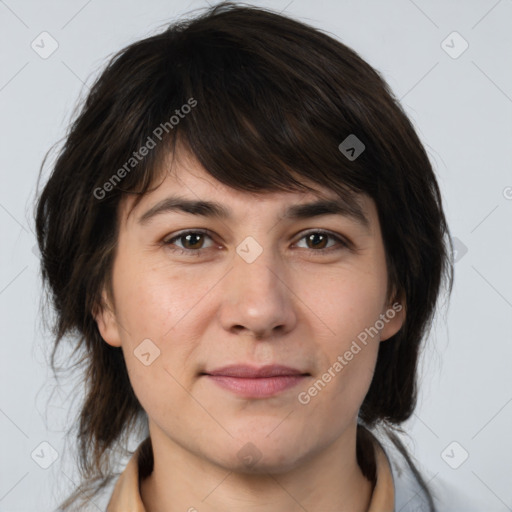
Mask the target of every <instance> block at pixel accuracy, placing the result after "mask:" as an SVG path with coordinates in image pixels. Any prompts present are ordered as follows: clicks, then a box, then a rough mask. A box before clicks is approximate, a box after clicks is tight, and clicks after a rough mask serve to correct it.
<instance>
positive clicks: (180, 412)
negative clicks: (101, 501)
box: [36, 4, 452, 512]
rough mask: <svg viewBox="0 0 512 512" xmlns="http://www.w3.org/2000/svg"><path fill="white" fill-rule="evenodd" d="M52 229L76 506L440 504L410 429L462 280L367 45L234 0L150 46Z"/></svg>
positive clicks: (55, 210) (100, 109)
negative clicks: (73, 432) (80, 373)
mask: <svg viewBox="0 0 512 512" xmlns="http://www.w3.org/2000/svg"><path fill="white" fill-rule="evenodd" d="M36 223H37V234H38V242H39V246H40V249H41V253H42V271H43V278H44V280H45V283H46V284H47V285H48V286H49V288H50V290H51V292H52V294H53V295H52V299H53V304H54V306H55V309H56V312H57V315H58V325H57V335H56V343H55V349H57V347H58V345H59V342H60V341H61V340H62V338H63V337H64V336H65V335H67V334H68V333H75V334H77V336H76V340H77V350H82V352H81V353H82V354H83V357H82V362H83V364H84V372H85V373H84V375H85V384H86V387H85V391H86V395H85V400H84V403H83V407H82V410H81V414H80V421H79V432H78V441H79V447H80V457H81V458H80V467H81V470H82V473H83V477H84V482H83V485H82V487H81V488H79V489H78V490H77V492H76V493H75V494H74V495H73V496H71V497H70V498H69V499H68V500H67V501H66V502H65V503H63V504H62V507H61V510H69V509H70V508H71V506H72V505H73V504H76V503H78V502H79V501H80V500H82V501H86V500H87V499H89V498H92V497H93V496H94V493H95V492H99V491H100V490H102V489H103V490H105V489H107V490H108V492H107V493H106V495H107V497H108V502H109V504H108V509H107V510H108V511H110V512H118V511H123V512H125V511H147V512H154V511H157V510H166V511H175V510H176V511H178V510H189V511H194V510H197V511H200V512H202V511H210V510H223V511H227V510H235V509H236V510H237V511H243V510H261V511H263V510H265V511H275V510H280V511H282V510H286V511H295V510H308V511H310V512H313V511H320V510H322V511H324V510H336V511H351V512H355V511H361V512H362V511H371V512H384V511H391V510H395V509H396V510H403V511H405V510H411V511H412V510H429V511H433V510H436V507H435V499H436V493H435V492H434V490H433V488H432V487H431V486H427V484H426V483H425V481H424V478H423V477H422V476H421V474H420V473H419V471H418V470H417V469H416V468H415V466H414V464H413V463H412V461H411V459H410V457H409V456H408V454H407V451H406V449H405V448H404V446H403V444H402V443H401V442H400V440H399V439H398V437H397V436H396V435H395V433H394V431H401V429H400V424H401V423H403V422H404V421H406V420H407V419H408V418H410V416H411V415H412V413H413V411H414V409H415V405H416V393H417V389H416V367H417V361H418V355H419V353H420V348H421V346H422V342H423V340H424V339H425V337H426V335H427V334H428V330H429V328H430V326H431V321H432V318H433V315H434V311H435V306H436V303H437V298H438V294H439V293H440V290H441V287H442V285H443V283H444V282H446V284H447V285H448V288H449V289H451V283H452V261H451V256H450V255H451V248H450V246H449V245H450V242H449V240H450V239H449V232H448V228H447V225H446V220H445V216H444V212H443V209H442V203H441V196H440V191H439V188H438V185H437V182H436V178H435V175H434V172H433V170H432V167H431V165H430V162H429V160H428V157H427V155H426V153H425V150H424V148H423V146H422V144H421V142H420V141H419V139H418V137H417V135H416V133H415V131H414V129H413V127H412V125H411V123H410V121H409V120H408V119H407V117H406V115H405V114H404V112H403V111H402V109H401V107H400V106H399V104H398V103H397V101H396V100H395V99H394V97H393V96H392V94H391V92H390V91H389V89H388V87H387V85H386V84H385V82H384V81H383V79H382V78H381V77H380V75H379V74H378V73H377V72H376V71H375V70H374V69H372V68H371V67H370V66H369V65H368V64H367V63H366V62H364V61H363V60H362V59H361V58H360V57H359V56H358V55H357V54H356V53H355V52H354V51H352V50H351V49H349V48H347V47H346V46H345V45H343V44H342V43H340V42H339V41H336V40H335V39H333V38H331V37H329V36H327V35H325V34H324V33H322V32H320V31H318V30H316V29H314V28H312V27H309V26H307V25H304V24H302V23H299V22H297V21H294V20H292V19H289V18H287V17H284V16H281V15H279V14H276V13H272V12H270V11H266V10H263V9H259V8H255V7H241V6H237V5H234V4H222V5H218V6H216V7H213V8H211V9H210V10H208V11H207V12H206V13H204V14H202V15H201V16H198V17H196V18H194V19H190V20H186V21H183V22H180V23H176V24H173V25H171V26H170V27H169V28H168V29H167V30H165V31H164V32H162V33H161V34H158V35H155V36H152V37H149V38H147V39H144V40H142V41H138V42H136V43H134V44H132V45H131V46H129V47H128V48H126V49H124V50H123V51H121V52H120V53H119V54H118V55H116V56H115V57H114V58H113V59H112V61H111V62H110V64H109V65H108V66H107V68H106V69H105V70H104V72H103V73H102V75H101V76H100V77H99V78H98V80H97V81H96V83H95V84H94V86H93V87H92V89H91V92H90V94H89V96H88V98H87V100H86V102H85V104H84V106H83V108H82V110H81V112H80V114H79V115H78V117H77V119H76V120H75V122H74V123H73V126H72V127H71V130H70V133H69V135H68V137H67V140H66V143H65V145H64V147H63V149H62V151H61V153H60V155H59V158H58V159H57V161H56V164H55V167H54V169H53V172H52V175H51V176H50V179H49V180H48V182H47V184H46V185H45V188H44V190H43V191H42V193H41V195H40V198H39V200H38V205H37V212H36ZM54 354H55V352H54ZM137 427H139V428H142V430H143V431H144V435H143V436H142V437H139V440H140V445H139V447H138V449H137V450H136V452H135V453H133V454H132V455H131V458H130V460H129V462H128V464H127V465H126V467H125V468H124V469H123V472H122V475H121V476H120V477H119V478H113V476H114V471H113V468H114V466H115V464H116V461H117V460H118V459H117V457H118V456H119V454H118V452H117V451H116V450H118V449H120V448H122V447H123V446H125V445H124V444H123V443H124V442H125V441H126V439H127V438H128V436H130V435H132V434H134V433H135V435H137V433H138V432H139V431H138V430H137ZM144 429H145V430H144ZM145 436H147V437H146V438H145V439H143V437H145ZM130 453H132V452H130ZM409 477H412V480H408V478H409ZM411 482H412V483H411ZM109 485H110V487H108V486H109ZM81 506H82V505H81Z"/></svg>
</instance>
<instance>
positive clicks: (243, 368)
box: [204, 364, 309, 379]
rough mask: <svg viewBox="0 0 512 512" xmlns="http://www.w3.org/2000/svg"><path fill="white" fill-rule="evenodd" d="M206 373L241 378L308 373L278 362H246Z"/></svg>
mask: <svg viewBox="0 0 512 512" xmlns="http://www.w3.org/2000/svg"><path fill="white" fill-rule="evenodd" d="M204 373H205V374H206V375H213V376H222V377H238V378H243V379H257V378H261V377H282V376H290V375H309V374H308V373H307V372H303V371H301V370H298V369H297V368H291V367H289V366H283V365H280V364H269V365H265V366H259V367H258V366H250V365H247V364H233V365H229V366H223V367H222V368H217V369H215V370H210V371H206V372H204Z"/></svg>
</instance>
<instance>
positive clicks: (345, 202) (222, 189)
mask: <svg viewBox="0 0 512 512" xmlns="http://www.w3.org/2000/svg"><path fill="white" fill-rule="evenodd" d="M299 181H300V182H301V183H303V184H304V185H306V186H308V187H310V189H311V190H307V189H305V190H297V191H295V190H294V191H262V192H251V191H245V190H238V189H235V188H232V187H230V186H227V185H225V184H224V183H221V182H220V181H218V180H217V179H216V178H214V177H213V176H212V175H210V174H209V173H208V172H206V171H205V169H204V168H203V167H202V166H201V165H200V163H199V162H198V161H197V160H196V159H195V158H193V157H191V156H190V155H188V154H183V153H181V155H180V157H179V158H176V159H173V161H172V163H167V162H166V165H165V166H164V167H163V168H162V170H161V171H160V172H159V173H158V180H156V179H155V182H156V184H155V185H154V186H153V185H152V186H151V187H150V190H149V191H148V192H147V193H146V194H144V195H143V196H142V197H141V198H139V202H138V203H137V204H135V199H136V196H134V195H129V196H126V198H125V199H124V201H123V202H122V204H121V208H120V210H121V221H122V223H126V224H128V223H135V224H140V225H144V224H147V223H149V222H151V219H152V218H153V217H157V216H158V215H160V214H163V213H169V212H171V211H174V212H181V213H183V212H184V213H192V214H196V215H202V216H205V217H217V218H221V219H223V220H241V218H242V217H247V216H251V215H252V214H257V215H258V216H261V215H268V214H271V215H275V216H277V217H288V218H291V219H293V218H295V219H303V218H308V217H314V216H319V215H323V214H324V215H327V214H339V215H344V216H346V217H350V218H351V219H352V220H353V221H356V222H357V223H358V224H360V225H361V226H363V227H365V228H366V229H370V228H371V225H372V224H373V223H374V220H375V216H376V210H375V205H374V202H373V200H372V199H371V198H370V197H369V196H367V195H366V194H362V193H358V194H356V193H354V192H347V193H346V194H343V195H340V194H337V193H335V192H334V191H333V190H330V189H328V188H326V187H323V186H321V185H319V184H317V183H314V182H313V181H312V180H308V179H305V178H304V177H299Z"/></svg>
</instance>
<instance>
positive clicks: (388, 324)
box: [380, 297, 406, 341]
mask: <svg viewBox="0 0 512 512" xmlns="http://www.w3.org/2000/svg"><path fill="white" fill-rule="evenodd" d="M405 316H406V308H405V297H400V298H397V299H395V300H394V301H392V302H391V303H389V304H387V305H386V308H385V309H384V311H382V314H381V316H380V318H381V320H382V322H383V323H384V328H383V329H382V331H381V334H380V341H385V340H387V339H389V338H391V337H392V336H394V335H395V334H396V333H397V332H398V331H399V330H400V329H401V328H402V326H403V324H404V323H405Z"/></svg>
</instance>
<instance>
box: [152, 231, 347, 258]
mask: <svg viewBox="0 0 512 512" xmlns="http://www.w3.org/2000/svg"><path fill="white" fill-rule="evenodd" d="M190 234H195V235H197V234H200V235H206V236H208V237H209V238H212V239H213V237H212V233H210V232H209V231H208V230H205V229H194V230H189V231H182V232H181V233H178V234H177V235H175V236H173V237H172V238H169V239H167V240H164V241H163V242H162V243H163V244H164V245H166V246H167V247H168V248H169V250H171V251H172V252H177V253H179V254H186V255H188V256H199V255H200V254H201V252H202V251H204V250H208V249H209V248H206V249H183V248H181V247H171V246H172V245H174V242H175V241H176V240H179V239H180V238H184V237H185V236H186V235H190ZM312 234H320V235H324V236H327V237H329V238H332V239H334V240H335V241H337V242H338V243H339V244H340V245H341V247H336V246H334V247H328V248H326V249H309V248H307V249H303V250H305V251H307V252H308V253H316V254H318V253H320V254H321V255H322V254H327V253H329V252H332V251H336V250H343V249H349V248H350V247H351V244H350V243H349V242H348V241H345V240H344V239H343V238H341V237H339V236H337V235H334V234H333V233H331V232H330V231H325V230H323V229H316V230H311V231H308V232H306V233H304V234H303V235H302V237H301V238H300V239H299V241H300V240H303V239H304V238H305V237H307V236H308V235H312Z"/></svg>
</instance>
